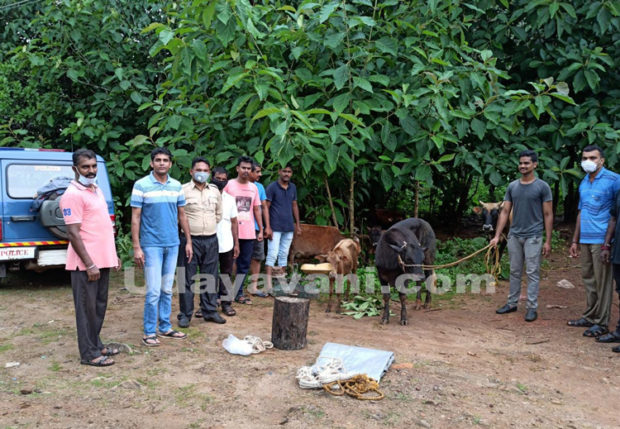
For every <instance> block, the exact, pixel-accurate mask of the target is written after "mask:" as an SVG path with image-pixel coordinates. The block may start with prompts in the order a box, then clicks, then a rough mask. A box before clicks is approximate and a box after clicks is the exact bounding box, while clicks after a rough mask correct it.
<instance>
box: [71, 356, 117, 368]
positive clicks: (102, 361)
mask: <svg viewBox="0 0 620 429" xmlns="http://www.w3.org/2000/svg"><path fill="white" fill-rule="evenodd" d="M80 363H81V364H82V365H90V366H110V365H114V363H115V362H114V359H111V358H109V357H107V356H103V355H101V356H99V357H98V358H95V359H94V360H83V361H81V362H80Z"/></svg>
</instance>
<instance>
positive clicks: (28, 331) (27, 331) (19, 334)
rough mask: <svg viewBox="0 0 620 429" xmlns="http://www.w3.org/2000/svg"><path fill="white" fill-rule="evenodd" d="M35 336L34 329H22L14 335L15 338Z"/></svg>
mask: <svg viewBox="0 0 620 429" xmlns="http://www.w3.org/2000/svg"><path fill="white" fill-rule="evenodd" d="M32 334H34V329H32V328H21V329H20V330H19V331H17V332H16V333H15V335H14V337H26V336H28V335H32Z"/></svg>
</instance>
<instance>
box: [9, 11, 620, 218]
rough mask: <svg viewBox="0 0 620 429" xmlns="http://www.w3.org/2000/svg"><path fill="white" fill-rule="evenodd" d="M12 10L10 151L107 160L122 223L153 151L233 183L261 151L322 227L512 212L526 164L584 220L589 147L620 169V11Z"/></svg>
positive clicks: (179, 168)
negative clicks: (474, 208) (501, 209)
mask: <svg viewBox="0 0 620 429" xmlns="http://www.w3.org/2000/svg"><path fill="white" fill-rule="evenodd" d="M1 7H2V6H0V8H1ZM0 12H2V13H1V14H0V28H4V30H0V31H2V33H0V60H1V61H0V145H4V146H7V145H12V146H13V145H20V146H48V147H49V146H53V147H61V148H67V149H71V148H75V147H78V146H89V147H92V148H94V149H96V150H97V151H98V152H99V153H101V154H102V155H104V156H105V157H107V159H109V160H110V164H109V167H110V171H111V175H112V177H113V180H114V187H115V191H116V193H117V195H119V196H120V197H121V199H120V200H119V202H118V204H119V208H120V207H123V206H124V205H125V203H126V199H127V194H128V191H129V189H130V187H131V183H132V182H133V180H134V179H135V178H137V177H139V176H140V175H142V174H144V172H145V171H147V169H148V158H147V157H146V156H145V155H146V154H147V153H148V152H149V151H150V149H151V148H152V147H153V146H154V145H166V146H168V147H169V148H171V150H172V151H173V153H174V154H175V158H176V169H175V170H174V171H173V174H174V175H176V176H178V177H180V178H184V177H182V176H184V175H186V173H185V168H186V167H187V166H188V162H189V160H190V158H191V157H192V156H193V155H195V154H202V155H206V156H207V157H209V158H210V159H212V160H213V162H214V163H215V164H218V165H225V166H226V167H229V168H230V167H232V166H233V165H234V160H235V158H236V157H237V156H238V155H240V154H244V153H247V154H250V155H252V156H254V157H255V158H256V159H257V160H258V161H260V162H262V163H264V165H265V166H266V167H267V170H268V171H274V170H275V168H276V167H277V166H278V165H284V164H286V163H289V162H290V163H291V164H292V165H293V167H294V169H295V174H296V177H295V181H296V182H297V183H298V185H299V188H300V199H301V202H302V204H301V205H302V207H303V210H304V217H305V218H306V220H309V221H316V222H318V223H328V222H332V223H338V225H339V226H341V227H344V228H345V229H351V228H353V227H356V228H359V226H360V224H361V222H360V220H359V216H358V214H357V213H356V210H357V211H358V212H360V211H361V212H362V214H366V213H364V211H368V210H369V209H370V208H372V207H373V206H381V207H383V206H385V205H386V204H387V202H388V200H389V199H390V197H392V199H394V198H397V199H398V198H399V197H398V196H399V195H402V196H403V198H405V197H406V198H411V199H415V196H416V195H418V197H419V198H421V199H422V200H423V201H424V202H425V203H426V204H423V205H421V207H422V208H423V209H425V210H428V211H431V212H432V213H424V215H432V216H433V217H434V218H435V219H437V221H436V222H434V223H438V222H440V220H439V217H441V218H442V219H443V220H445V221H450V220H454V219H456V218H458V217H460V216H461V215H462V214H463V213H465V212H466V211H467V209H468V208H469V207H470V206H471V204H472V202H475V200H476V199H477V198H478V197H480V196H484V198H488V199H495V198H500V197H501V193H500V192H499V191H498V190H497V188H499V187H501V186H503V185H505V183H506V182H507V181H508V180H511V179H513V178H514V177H515V175H516V174H515V173H516V168H515V167H516V159H515V155H516V153H517V152H518V151H519V150H520V149H523V148H526V147H527V148H532V149H535V150H537V151H538V152H539V153H540V155H541V165H540V168H539V173H540V175H541V176H542V177H543V178H545V179H546V180H548V181H549V182H550V183H551V184H552V185H553V187H554V192H555V197H556V202H557V201H564V202H565V207H560V208H563V209H564V211H565V213H566V214H568V215H571V214H572V213H573V212H574V204H575V183H577V181H578V180H579V178H580V177H581V175H582V174H581V173H580V172H579V171H578V170H577V168H576V167H577V162H578V160H579V154H580V149H581V148H582V147H583V146H584V145H586V144H587V143H598V144H600V145H602V146H603V147H605V149H606V150H607V163H608V165H611V166H612V168H613V167H614V166H615V165H616V162H617V154H618V144H619V143H620V138H619V135H618V128H619V125H620V124H619V123H618V115H617V113H618V91H619V89H618V88H619V85H618V83H619V79H618V71H617V70H618V65H619V64H618V63H619V61H620V60H619V59H618V58H620V52H619V50H618V43H619V42H618V34H620V33H619V32H618V30H619V29H620V18H619V16H618V15H619V13H620V7H619V2H618V1H607V2H597V1H594V2H592V1H590V2H586V1H581V0H580V1H574V2H571V3H567V2H558V1H552V0H536V1H526V0H517V1H512V2H508V1H507V0H497V1H496V0H472V1H469V2H466V1H460V0H446V1H439V0H429V1H406V2H403V1H398V0H387V1H370V0H352V1H320V0H317V1H314V2H312V1H286V2H285V1H278V0H263V1H255V2H253V4H251V3H250V2H249V1H248V0H236V1H234V0H228V1H226V0H194V1H189V0H187V1H177V2H162V4H158V3H157V2H153V1H147V0H139V1H129V0H118V1H115V2H107V1H103V0H80V1H69V0H63V1H51V0H45V1H42V2H35V3H28V4H25V5H21V6H14V7H9V8H8V9H6V10H2V9H0ZM477 184H483V185H484V186H482V187H480V186H477ZM480 189H482V190H483V191H482V192H483V194H481V191H480ZM408 207H409V206H408ZM413 210H415V207H412V210H411V211H413ZM407 214H408V215H411V214H413V213H411V212H409V213H407Z"/></svg>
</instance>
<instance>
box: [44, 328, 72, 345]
mask: <svg viewBox="0 0 620 429" xmlns="http://www.w3.org/2000/svg"><path fill="white" fill-rule="evenodd" d="M44 326H45V325H44ZM69 332H70V330H69V329H67V328H60V329H59V328H54V327H51V326H49V325H47V326H46V327H45V328H44V329H41V331H40V332H39V340H41V342H42V343H43V344H49V343H51V342H53V341H56V340H58V339H60V338H61V337H62V336H64V335H68V334H69Z"/></svg>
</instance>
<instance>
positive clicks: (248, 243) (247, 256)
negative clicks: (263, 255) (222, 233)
mask: <svg viewBox="0 0 620 429" xmlns="http://www.w3.org/2000/svg"><path fill="white" fill-rule="evenodd" d="M255 241H256V240H246V239H241V238H240V239H239V256H238V257H237V259H235V262H236V264H237V276H236V277H235V286H236V285H240V286H239V289H238V290H237V293H236V294H235V299H239V298H240V297H241V295H243V283H245V278H246V276H247V273H248V270H249V269H250V262H252V253H253V252H254V242H255Z"/></svg>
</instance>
